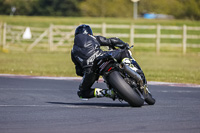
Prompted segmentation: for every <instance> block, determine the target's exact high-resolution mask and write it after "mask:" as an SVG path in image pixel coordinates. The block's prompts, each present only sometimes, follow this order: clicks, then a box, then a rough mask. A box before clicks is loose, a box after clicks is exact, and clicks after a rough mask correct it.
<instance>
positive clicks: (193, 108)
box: [0, 75, 200, 133]
mask: <svg viewBox="0 0 200 133" xmlns="http://www.w3.org/2000/svg"><path fill="white" fill-rule="evenodd" d="M79 82H80V80H75V79H74V80H72V79H62V78H61V79H59V78H58V79H56V78H55V79H52V78H50V79H47V78H44V79H43V78H42V79H40V78H27V77H23V76H21V77H17V76H13V77H12V76H5V75H0V133H36V132H37V133H133V132H134V133H143V132H148V133H169V132H170V133H199V132H200V87H199V86H196V87H173V86H168V85H150V86H149V88H150V90H151V92H152V94H153V95H154V97H155V98H156V100H157V102H156V104H155V105H154V106H149V105H145V106H143V107H141V108H132V107H129V105H128V104H127V103H125V102H123V103H120V102H119V101H117V100H116V101H112V100H111V99H108V98H101V99H90V100H88V101H83V100H80V99H79V98H78V97H77V95H76V91H77V88H78V85H79ZM95 86H97V87H103V88H104V87H105V85H104V84H103V83H102V82H100V83H98V84H95Z"/></svg>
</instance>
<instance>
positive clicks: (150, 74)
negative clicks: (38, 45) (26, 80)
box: [0, 49, 200, 84]
mask: <svg viewBox="0 0 200 133" xmlns="http://www.w3.org/2000/svg"><path fill="white" fill-rule="evenodd" d="M133 53H134V55H133V57H134V58H135V59H136V60H137V61H138V63H139V64H140V66H141V67H142V69H143V71H144V73H145V75H146V77H147V80H148V81H164V82H177V83H195V84H200V62H199V60H200V55H196V54H187V55H181V54H180V53H178V54H177V53H170V54H169V53H168V52H166V53H165V52H163V53H160V54H159V55H158V54H156V53H155V52H137V49H136V50H134V52H133ZM0 73H5V74H22V75H39V76H76V75H75V69H74V65H73V63H72V62H71V57H70V52H69V51H68V52H53V53H48V52H46V53H45V52H43V53H41V52H30V53H26V52H10V53H3V52H0Z"/></svg>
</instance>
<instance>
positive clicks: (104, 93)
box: [94, 88, 116, 100]
mask: <svg viewBox="0 0 200 133" xmlns="http://www.w3.org/2000/svg"><path fill="white" fill-rule="evenodd" d="M94 96H95V97H97V98H101V97H109V98H112V99H113V100H115V98H116V95H115V93H114V91H113V90H108V89H100V88H95V90H94Z"/></svg>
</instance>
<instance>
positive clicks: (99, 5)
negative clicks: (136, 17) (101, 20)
mask: <svg viewBox="0 0 200 133" xmlns="http://www.w3.org/2000/svg"><path fill="white" fill-rule="evenodd" d="M131 3H132V2H131V1H130V0H85V1H83V2H82V3H81V4H80V9H81V11H82V14H83V15H84V16H92V17H131V16H132V4H131Z"/></svg>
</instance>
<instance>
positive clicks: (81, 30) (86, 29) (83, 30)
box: [75, 24, 93, 36]
mask: <svg viewBox="0 0 200 133" xmlns="http://www.w3.org/2000/svg"><path fill="white" fill-rule="evenodd" d="M78 34H90V35H93V33H92V29H91V28H90V26H89V25H86V24H82V25H79V26H78V27H77V28H76V30H75V36H76V35H78Z"/></svg>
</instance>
